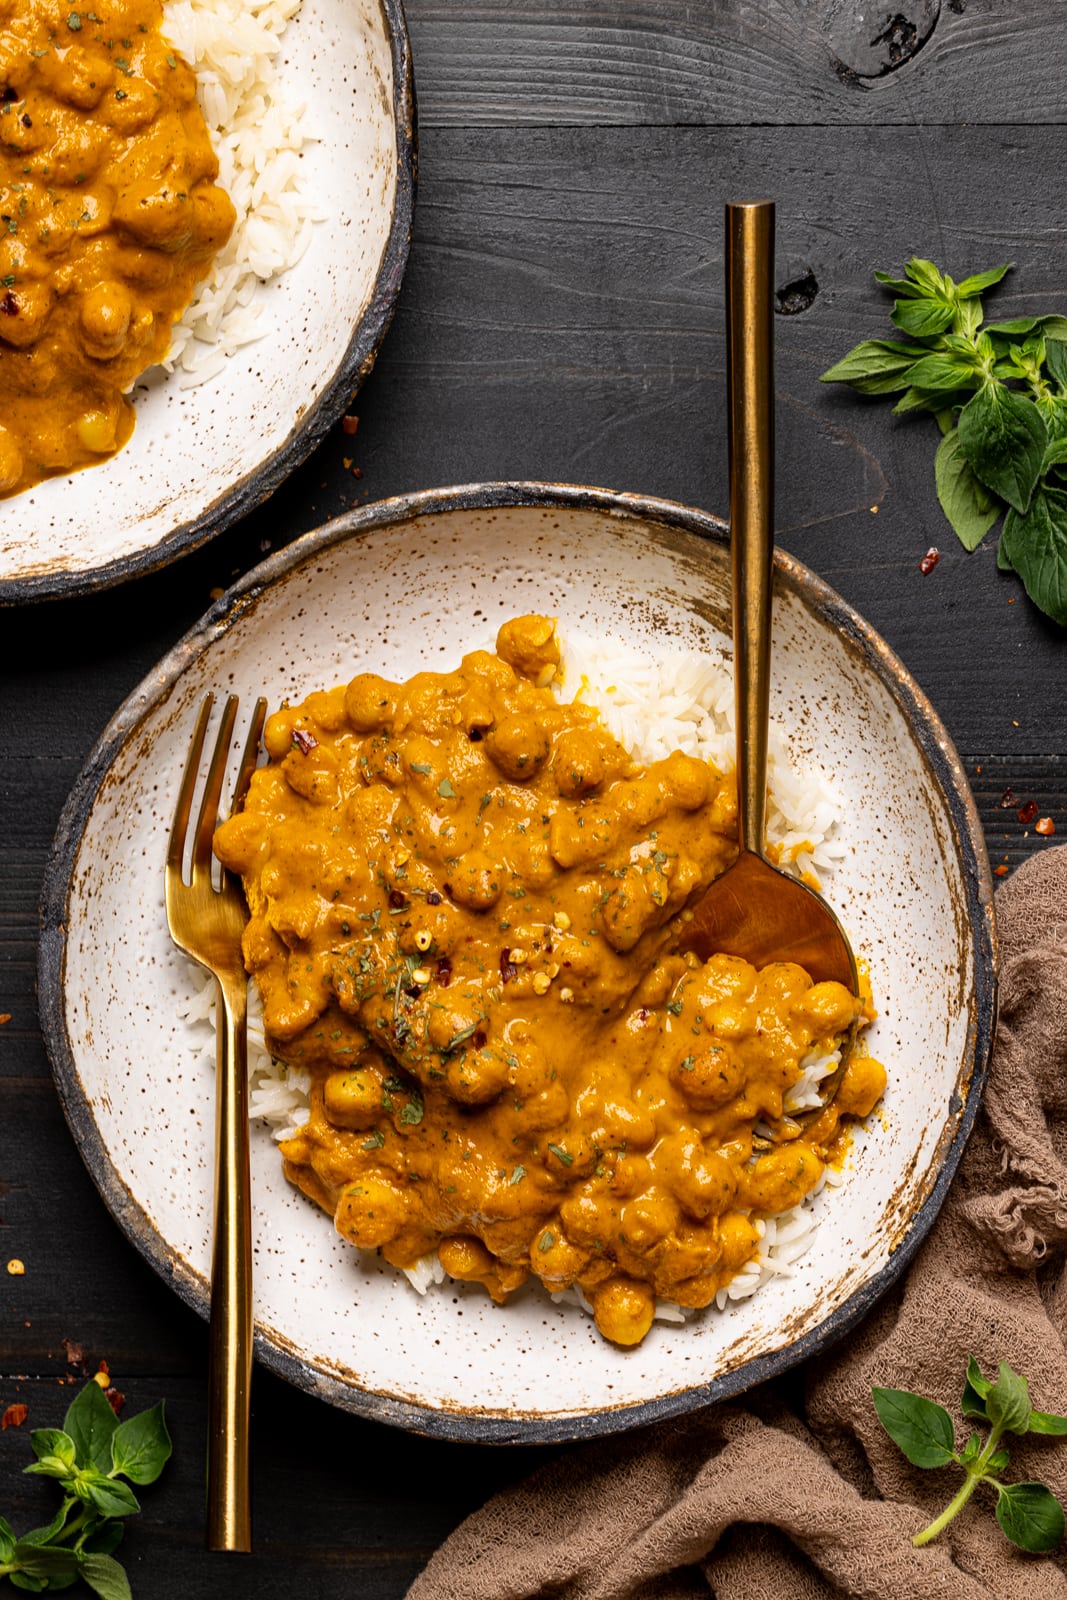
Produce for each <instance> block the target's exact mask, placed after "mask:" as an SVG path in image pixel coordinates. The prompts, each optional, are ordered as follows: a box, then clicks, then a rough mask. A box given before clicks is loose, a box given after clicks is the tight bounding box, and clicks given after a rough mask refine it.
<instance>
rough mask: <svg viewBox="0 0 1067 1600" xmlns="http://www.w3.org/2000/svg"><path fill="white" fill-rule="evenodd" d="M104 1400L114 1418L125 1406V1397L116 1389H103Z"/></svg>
mask: <svg viewBox="0 0 1067 1600" xmlns="http://www.w3.org/2000/svg"><path fill="white" fill-rule="evenodd" d="M104 1399H105V1400H106V1401H107V1403H108V1405H109V1406H110V1407H111V1409H112V1411H113V1412H114V1413H115V1415H116V1416H118V1414H119V1412H120V1411H121V1410H122V1408H123V1406H124V1405H125V1404H126V1396H125V1395H124V1394H122V1393H121V1392H120V1391H119V1390H118V1389H105V1390H104Z"/></svg>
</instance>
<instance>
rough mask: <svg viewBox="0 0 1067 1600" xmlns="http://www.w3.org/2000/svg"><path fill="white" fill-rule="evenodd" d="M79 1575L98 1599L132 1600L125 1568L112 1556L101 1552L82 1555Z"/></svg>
mask: <svg viewBox="0 0 1067 1600" xmlns="http://www.w3.org/2000/svg"><path fill="white" fill-rule="evenodd" d="M81 1576H82V1578H84V1580H85V1582H86V1583H87V1584H88V1585H89V1587H90V1589H92V1590H93V1591H94V1592H95V1593H96V1594H98V1595H99V1596H100V1600H132V1597H131V1593H130V1582H129V1579H128V1578H127V1576H126V1572H125V1569H124V1568H123V1567H121V1566H120V1565H119V1563H118V1562H117V1561H116V1560H114V1558H113V1557H112V1556H109V1555H104V1554H103V1553H101V1552H90V1553H89V1554H88V1555H84V1556H82V1559H81Z"/></svg>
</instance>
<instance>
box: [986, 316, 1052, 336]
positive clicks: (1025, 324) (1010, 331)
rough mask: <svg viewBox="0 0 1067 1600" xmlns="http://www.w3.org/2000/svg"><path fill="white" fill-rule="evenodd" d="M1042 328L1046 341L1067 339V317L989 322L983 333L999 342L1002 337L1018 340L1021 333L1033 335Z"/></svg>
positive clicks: (1015, 318) (1025, 318) (1021, 318)
mask: <svg viewBox="0 0 1067 1600" xmlns="http://www.w3.org/2000/svg"><path fill="white" fill-rule="evenodd" d="M1035 328H1040V330H1041V331H1042V333H1043V334H1044V335H1045V338H1046V339H1067V317H1061V316H1058V315H1052V316H1047V317H1013V318H1012V319H1011V320H1010V321H1009V322H987V323H986V325H985V327H984V328H983V329H982V332H983V333H988V334H991V335H992V336H993V337H995V338H997V339H998V340H999V339H1000V338H1002V337H1008V338H1013V339H1017V338H1018V336H1019V335H1020V334H1021V333H1033V331H1034V329H1035Z"/></svg>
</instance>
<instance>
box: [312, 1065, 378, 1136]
mask: <svg viewBox="0 0 1067 1600" xmlns="http://www.w3.org/2000/svg"><path fill="white" fill-rule="evenodd" d="M322 1103H323V1108H324V1110H325V1112H326V1120H327V1121H328V1122H330V1123H332V1125H333V1126H334V1127H335V1128H352V1129H355V1128H371V1127H373V1126H374V1124H375V1122H376V1121H377V1120H378V1117H379V1116H380V1115H381V1110H382V1082H381V1078H380V1076H379V1075H378V1074H377V1073H375V1072H373V1071H371V1070H369V1069H361V1068H358V1067H357V1068H356V1069H355V1070H354V1071H352V1072H331V1073H330V1076H329V1077H328V1078H327V1079H326V1083H325V1085H324V1087H323V1091H322Z"/></svg>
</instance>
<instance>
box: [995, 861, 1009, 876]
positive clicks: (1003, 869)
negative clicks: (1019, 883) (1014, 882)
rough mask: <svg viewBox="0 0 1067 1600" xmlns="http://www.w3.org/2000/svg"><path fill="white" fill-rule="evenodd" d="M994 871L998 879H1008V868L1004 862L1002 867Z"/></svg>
mask: <svg viewBox="0 0 1067 1600" xmlns="http://www.w3.org/2000/svg"><path fill="white" fill-rule="evenodd" d="M993 871H994V872H995V873H996V875H997V877H998V878H1006V877H1007V875H1008V868H1007V867H1006V866H1005V865H1004V863H1003V862H1002V863H1001V865H1000V866H999V867H994V868H993Z"/></svg>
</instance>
